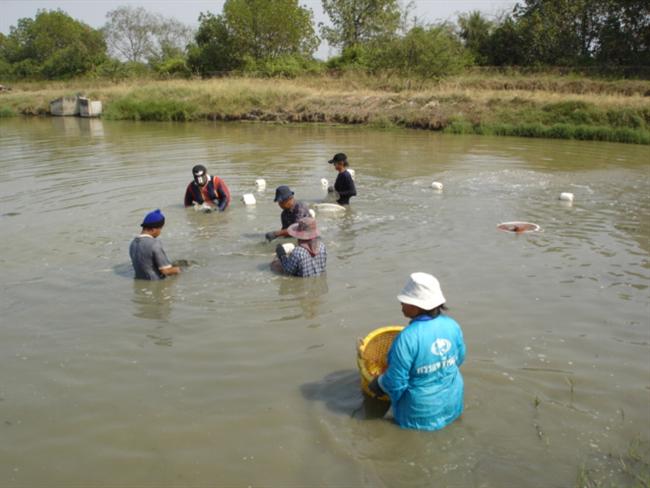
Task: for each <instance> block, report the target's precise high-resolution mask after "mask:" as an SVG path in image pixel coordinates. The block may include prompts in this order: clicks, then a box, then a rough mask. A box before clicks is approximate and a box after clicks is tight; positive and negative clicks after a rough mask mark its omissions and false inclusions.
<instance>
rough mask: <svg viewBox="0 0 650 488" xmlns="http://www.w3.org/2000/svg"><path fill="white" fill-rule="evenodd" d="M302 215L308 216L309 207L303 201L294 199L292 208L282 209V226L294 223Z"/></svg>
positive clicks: (285, 226)
mask: <svg viewBox="0 0 650 488" xmlns="http://www.w3.org/2000/svg"><path fill="white" fill-rule="evenodd" d="M303 217H309V208H308V207H307V205H305V204H304V203H302V202H298V201H296V202H295V203H294V205H293V208H291V209H289V210H283V211H282V213H281V214H280V220H281V221H282V228H283V229H286V228H287V227H289V226H290V225H291V224H295V223H296V222H298V221H299V220H300V219H302V218H303Z"/></svg>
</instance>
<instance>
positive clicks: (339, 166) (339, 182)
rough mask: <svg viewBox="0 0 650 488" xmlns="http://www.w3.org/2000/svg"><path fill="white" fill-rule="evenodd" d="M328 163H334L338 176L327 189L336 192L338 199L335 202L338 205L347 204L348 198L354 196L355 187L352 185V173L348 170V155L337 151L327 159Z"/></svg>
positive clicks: (355, 192)
mask: <svg viewBox="0 0 650 488" xmlns="http://www.w3.org/2000/svg"><path fill="white" fill-rule="evenodd" d="M328 162H329V163H330V164H333V165H334V169H336V171H338V173H339V174H338V176H337V177H336V181H335V182H334V186H333V187H330V188H328V191H329V192H330V193H331V192H333V191H336V193H338V196H339V198H338V200H336V203H338V204H339V205H348V204H349V203H350V198H352V197H354V196H356V194H357V188H356V187H355V186H354V180H353V179H352V175H351V174H350V172H349V171H348V166H349V164H348V157H347V156H346V155H345V154H343V153H337V154H335V155H334V157H333V158H332V159H330V160H329V161H328Z"/></svg>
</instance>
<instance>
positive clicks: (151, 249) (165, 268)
mask: <svg viewBox="0 0 650 488" xmlns="http://www.w3.org/2000/svg"><path fill="white" fill-rule="evenodd" d="M141 225H142V233H141V234H140V235H139V236H137V237H135V238H134V239H133V241H131V245H130V246H129V255H130V256H131V263H132V264H133V269H134V270H135V278H136V279H138V280H162V279H164V278H166V277H167V276H170V275H175V274H178V273H180V272H181V269H180V268H179V267H178V266H173V265H172V263H171V262H170V261H169V259H168V258H167V254H165V250H164V249H163V246H162V242H161V241H160V239H157V237H158V236H159V235H160V234H161V232H162V228H163V226H164V225H165V216H164V215H163V213H162V212H161V211H160V209H156V210H154V211H153V212H149V213H148V214H147V215H146V216H145V217H144V220H143V221H142V224H141Z"/></svg>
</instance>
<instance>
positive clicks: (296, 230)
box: [275, 217, 327, 278]
mask: <svg viewBox="0 0 650 488" xmlns="http://www.w3.org/2000/svg"><path fill="white" fill-rule="evenodd" d="M287 232H288V233H289V235H290V236H291V237H295V238H296V239H298V245H297V246H296V247H295V249H294V250H293V251H292V252H291V254H289V255H287V252H286V250H285V247H284V246H283V245H282V244H278V246H277V247H276V248H275V253H276V254H277V256H278V259H279V260H280V264H281V265H282V270H283V271H284V272H285V273H287V274H290V275H293V276H300V277H302V278H307V277H309V276H318V275H319V274H321V273H323V272H325V266H326V265H327V250H326V249H325V244H323V242H322V241H321V240H320V238H319V236H320V233H319V232H318V228H317V227H316V220H315V219H313V218H311V217H304V218H302V219H300V220H299V221H298V222H296V223H295V224H292V225H290V226H289V228H288V229H287Z"/></svg>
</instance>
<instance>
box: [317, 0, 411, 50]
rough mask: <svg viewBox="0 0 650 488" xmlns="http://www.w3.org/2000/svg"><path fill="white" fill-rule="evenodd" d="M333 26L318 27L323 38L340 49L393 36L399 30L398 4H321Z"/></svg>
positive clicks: (372, 0) (361, 0)
mask: <svg viewBox="0 0 650 488" xmlns="http://www.w3.org/2000/svg"><path fill="white" fill-rule="evenodd" d="M322 2H323V10H324V11H325V13H326V14H327V15H328V16H329V18H330V21H331V22H332V26H331V27H328V26H321V34H322V36H323V37H324V38H325V39H326V40H327V42H329V44H330V45H332V46H337V47H341V48H343V49H345V48H348V47H350V46H354V45H357V44H362V43H365V42H368V41H371V40H373V39H377V38H382V37H387V36H392V35H393V34H395V33H396V32H397V30H398V29H399V27H400V24H401V20H402V14H401V11H400V6H399V3H398V0H322Z"/></svg>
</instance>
